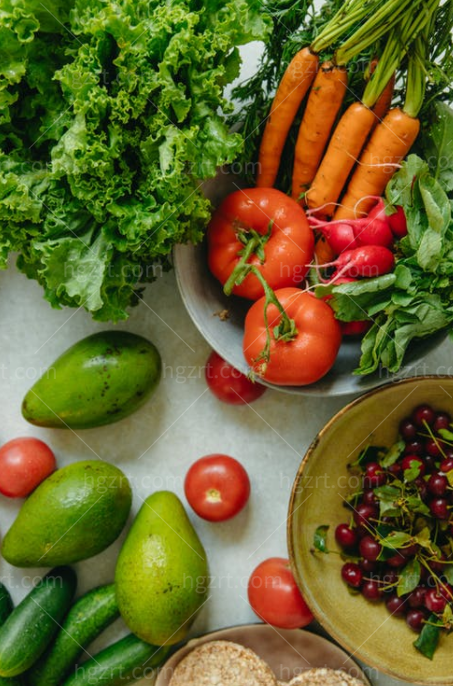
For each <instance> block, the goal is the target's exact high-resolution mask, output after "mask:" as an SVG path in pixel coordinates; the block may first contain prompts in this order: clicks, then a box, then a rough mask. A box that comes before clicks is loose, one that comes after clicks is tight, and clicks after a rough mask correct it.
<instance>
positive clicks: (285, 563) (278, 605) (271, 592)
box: [248, 557, 313, 629]
mask: <svg viewBox="0 0 453 686" xmlns="http://www.w3.org/2000/svg"><path fill="white" fill-rule="evenodd" d="M248 597H249V603H250V605H251V606H252V609H253V611H254V612H255V614H256V615H258V617H259V618H260V619H261V620H262V621H263V622H266V623H267V624H271V625H272V626H276V627H279V628H280V629H300V628H301V627H304V626H306V625H307V624H310V622H311V621H313V615H312V613H311V611H310V609H309V607H308V606H307V604H306V602H305V600H304V599H303V598H302V595H301V592H300V591H299V588H298V586H297V584H296V580H295V579H294V576H293V573H292V571H291V568H290V564H289V560H286V559H285V558H283V557H271V558H269V559H268V560H264V562H261V564H259V565H258V567H257V568H256V569H255V570H254V571H253V572H252V575H251V576H250V579H249V584H248Z"/></svg>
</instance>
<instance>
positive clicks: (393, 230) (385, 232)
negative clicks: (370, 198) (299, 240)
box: [309, 198, 407, 255]
mask: <svg viewBox="0 0 453 686" xmlns="http://www.w3.org/2000/svg"><path fill="white" fill-rule="evenodd" d="M309 221H310V225H311V226H312V228H313V229H316V230H317V231H319V232H320V233H322V234H323V235H324V236H325V238H326V240H327V242H328V243H329V245H330V247H331V248H332V250H333V251H334V253H335V254H336V255H340V254H341V253H343V252H345V251H350V250H355V249H357V248H361V247H365V246H372V245H378V246H381V247H384V248H388V249H390V248H391V247H392V246H393V244H394V242H395V240H399V239H400V238H403V236H405V235H406V234H407V224H406V217H405V214H404V211H403V208H402V207H398V208H397V211H396V212H395V213H394V214H391V215H387V214H386V206H385V204H384V201H383V199H382V198H379V199H378V200H377V202H376V204H375V205H374V207H373V209H372V210H371V212H370V213H369V214H368V216H367V217H364V218H362V219H351V220H349V221H348V222H345V221H333V222H323V221H320V220H319V219H316V218H314V217H310V219H309Z"/></svg>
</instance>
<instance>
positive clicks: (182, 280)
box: [173, 172, 446, 396]
mask: <svg viewBox="0 0 453 686" xmlns="http://www.w3.org/2000/svg"><path fill="white" fill-rule="evenodd" d="M241 187H244V184H243V183H242V182H241V180H240V179H238V177H236V176H234V175H232V174H228V173H225V172H223V173H219V175H218V176H217V177H216V179H213V180H211V181H209V182H207V183H206V184H205V185H204V192H205V195H206V196H207V197H208V198H209V199H210V200H211V202H212V203H213V205H214V206H217V205H218V204H219V203H220V202H221V201H222V200H223V198H224V197H226V196H227V195H228V194H229V193H232V192H233V191H235V190H238V188H241ZM173 261H174V267H175V272H176V279H177V283H178V288H179V291H180V293H181V297H182V300H183V302H184V305H185V307H186V309H187V312H188V313H189V315H190V317H191V318H192V321H193V323H194V324H195V326H196V327H197V329H198V330H199V332H200V333H201V335H202V336H203V337H204V338H205V339H206V341H207V342H208V343H209V345H210V346H211V347H212V348H213V349H214V350H215V351H216V352H217V353H218V354H219V355H220V356H221V357H223V358H224V359H225V360H227V362H229V363H230V364H231V365H233V367H235V368H236V369H238V370H239V371H241V372H243V373H244V374H248V372H249V371H250V368H249V366H248V365H247V363H246V361H245V359H244V356H243V353H242V338H243V331H244V320H245V315H246V314H247V310H248V309H249V308H250V305H251V303H250V301H248V300H244V299H242V298H237V297H234V296H232V297H227V296H226V295H225V294H224V293H223V290H222V286H221V285H220V283H219V282H218V281H217V280H216V279H215V278H214V277H213V276H212V274H211V273H210V271H209V269H208V263H207V256H206V244H201V245H197V246H194V245H178V246H176V248H175V249H174V253H173ZM226 313H227V317H225V314H226ZM445 336H446V334H445V333H443V332H442V333H441V334H438V335H435V336H431V337H430V338H428V339H426V340H423V341H420V342H417V343H415V344H414V345H413V346H411V347H410V349H409V350H408V353H407V355H406V360H405V366H404V367H403V368H402V370H401V371H400V372H399V373H398V374H396V375H391V374H388V373H387V371H386V370H384V371H381V372H380V373H379V372H376V373H375V374H371V375H369V376H366V377H363V378H362V377H359V376H353V373H352V372H353V371H354V369H356V367H357V366H358V363H359V359H360V341H359V340H352V339H349V340H348V339H345V340H344V341H343V343H342V346H341V348H340V352H339V354H338V357H337V359H336V361H335V364H334V366H333V367H332V369H331V370H330V372H329V373H328V374H326V376H324V377H323V378H322V379H320V380H319V381H317V382H316V383H314V384H311V385H310V386H277V385H275V384H269V383H266V382H265V381H260V383H264V385H266V386H270V387H271V388H274V389H276V390H279V391H283V392H284V393H293V394H300V395H312V396H341V395H350V394H360V393H363V392H365V391H368V390H371V389H372V388H376V387H377V386H380V385H381V384H383V383H385V382H387V381H389V379H396V378H398V377H399V376H402V375H404V376H410V375H411V370H412V369H413V370H414V373H415V368H416V367H417V365H418V364H419V362H420V360H421V359H423V358H424V357H425V356H426V355H427V354H428V353H429V352H431V351H433V350H435V349H436V348H437V347H438V346H439V344H440V343H441V342H442V341H443V340H444V338H445Z"/></svg>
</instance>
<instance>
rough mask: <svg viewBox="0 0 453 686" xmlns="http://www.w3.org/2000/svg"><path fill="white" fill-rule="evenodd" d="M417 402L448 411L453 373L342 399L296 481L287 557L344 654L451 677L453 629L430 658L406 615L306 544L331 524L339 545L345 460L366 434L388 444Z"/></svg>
mask: <svg viewBox="0 0 453 686" xmlns="http://www.w3.org/2000/svg"><path fill="white" fill-rule="evenodd" d="M421 403H429V404H431V405H432V406H433V407H434V408H435V409H436V408H437V409H444V410H446V411H448V412H450V413H451V414H452V415H453V377H440V376H425V377H414V378H412V379H407V380H404V381H398V382H395V383H391V384H387V385H385V386H381V387H380V388H378V389H376V390H374V391H371V392H370V393H368V394H366V395H364V396H362V397H361V398H359V399H358V400H355V401H354V402H352V403H350V404H349V405H347V406H346V407H345V408H344V409H343V410H341V411H340V412H339V413H338V414H337V415H335V416H334V417H333V419H331V420H330V421H329V422H328V424H326V426H325V427H324V428H323V429H322V430H321V431H320V432H319V434H318V435H317V437H316V438H315V440H314V441H313V443H312V445H311V446H310V448H309V450H308V451H307V453H306V455H305V457H304V459H303V461H302V464H301V465H300V467H299V471H298V473H297V477H296V480H295V483H294V487H293V491H292V495H291V501H290V506H289V515H288V545H289V554H290V558H291V564H292V567H293V571H294V574H295V576H296V579H297V582H298V584H299V586H300V589H301V591H302V593H303V595H304V597H305V599H306V601H307V603H308V604H309V606H310V608H311V610H312V612H313V614H314V616H315V617H316V619H317V620H318V621H319V622H320V623H321V624H322V626H323V627H324V628H325V629H326V631H328V632H329V634H331V635H332V636H333V637H334V638H335V639H336V640H337V641H338V643H339V644H340V645H341V646H342V647H343V648H345V649H346V650H347V651H348V652H349V654H350V655H351V656H352V657H354V658H356V659H359V660H363V662H365V663H366V664H368V665H370V666H371V667H373V668H375V669H377V670H379V671H381V672H385V673H386V674H389V675H391V676H393V677H395V678H397V679H402V680H404V681H408V682H410V683H418V684H439V685H440V684H442V686H451V685H453V635H450V636H448V635H443V636H442V637H441V640H440V643H439V647H438V650H437V652H436V653H435V655H434V659H433V660H432V661H430V660H428V659H427V658H425V657H423V656H422V655H421V654H420V653H419V652H418V651H417V650H416V649H415V648H414V647H413V645H412V644H413V642H414V640H415V639H416V634H415V633H414V632H413V631H411V630H410V629H409V628H408V627H407V625H406V622H405V621H404V619H399V618H395V617H392V616H391V615H390V614H389V613H388V612H387V609H386V607H385V604H384V603H378V604H374V603H371V602H368V601H366V600H365V599H364V598H363V597H362V596H353V595H351V594H350V593H349V592H348V590H347V588H346V586H345V584H344V582H343V581H342V580H341V577H340V569H341V566H342V564H343V561H342V559H341V558H340V556H339V555H335V554H329V555H324V554H322V553H317V554H315V555H314V554H312V553H311V552H310V550H311V548H312V544H313V535H314V532H315V530H316V528H317V527H318V526H319V525H321V524H326V525H329V527H330V528H329V531H328V538H327V541H328V545H329V546H330V547H331V548H332V549H336V550H337V549H338V548H337V546H336V544H335V540H334V530H335V527H336V526H337V524H339V523H340V522H344V521H348V513H347V511H346V510H345V508H344V506H343V505H344V498H345V497H346V496H347V495H348V494H349V493H352V492H353V491H354V490H356V489H357V484H356V483H355V484H354V483H353V482H352V479H350V483H349V484H348V478H349V477H348V471H347V465H348V463H350V462H351V461H353V460H354V458H356V457H357V455H358V453H359V451H360V449H361V448H363V447H364V446H365V445H366V444H367V443H369V442H371V444H374V445H384V446H390V445H391V444H392V443H394V442H395V440H396V439H397V435H398V424H399V422H400V420H401V419H402V418H403V417H404V416H406V415H407V414H408V413H410V412H411V410H412V409H413V408H414V407H415V406H416V405H419V404H421Z"/></svg>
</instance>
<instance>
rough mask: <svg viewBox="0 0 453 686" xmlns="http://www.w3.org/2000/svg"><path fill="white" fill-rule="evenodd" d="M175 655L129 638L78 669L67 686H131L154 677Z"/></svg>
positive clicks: (165, 649) (131, 637)
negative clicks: (151, 676) (129, 685)
mask: <svg viewBox="0 0 453 686" xmlns="http://www.w3.org/2000/svg"><path fill="white" fill-rule="evenodd" d="M171 651H172V647H171V646H164V647H161V648H159V647H157V646H152V645H150V644H149V643H145V642H144V641H141V640H140V639H139V638H137V636H134V634H129V635H128V636H126V637H125V638H122V639H121V640H120V641H117V642H116V643H114V644H113V645H111V646H109V647H108V648H105V650H101V652H100V653H98V654H97V655H95V656H94V657H92V658H91V660H88V661H87V662H84V663H83V664H81V665H80V666H79V667H77V669H76V670H75V672H74V674H73V675H72V676H70V677H69V679H67V680H66V681H65V682H64V684H63V686H127V684H133V683H134V682H136V681H140V679H143V677H144V676H148V675H151V673H152V672H153V671H154V670H156V669H158V668H159V667H160V666H161V664H162V663H163V662H164V660H165V659H166V658H167V657H168V655H169V654H170V653H171Z"/></svg>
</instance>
